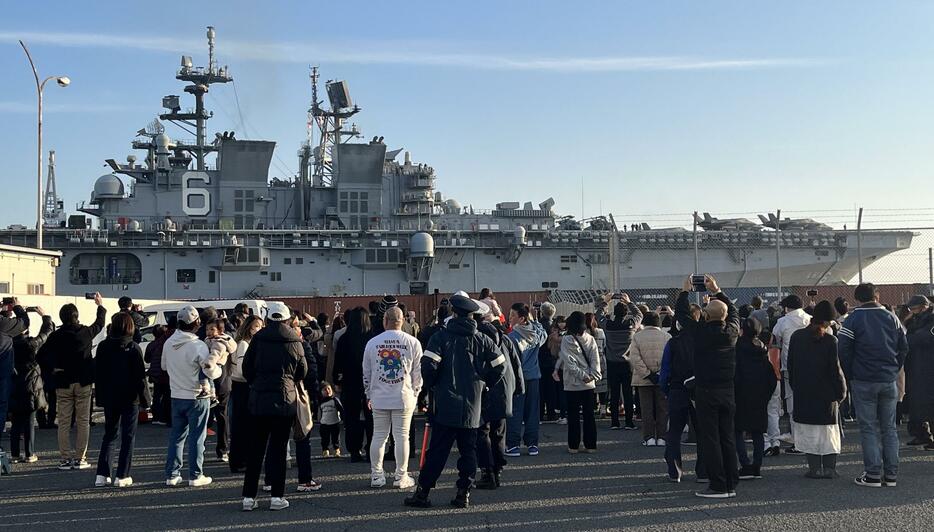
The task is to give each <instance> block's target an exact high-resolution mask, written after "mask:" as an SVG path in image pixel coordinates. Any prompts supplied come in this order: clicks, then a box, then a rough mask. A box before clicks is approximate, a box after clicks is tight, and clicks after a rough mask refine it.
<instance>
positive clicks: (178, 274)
mask: <svg viewBox="0 0 934 532" xmlns="http://www.w3.org/2000/svg"><path fill="white" fill-rule="evenodd" d="M195 273H196V270H194V269H192V268H185V269H180V270H175V281H176V282H179V283H193V282H195V279H196V275H195Z"/></svg>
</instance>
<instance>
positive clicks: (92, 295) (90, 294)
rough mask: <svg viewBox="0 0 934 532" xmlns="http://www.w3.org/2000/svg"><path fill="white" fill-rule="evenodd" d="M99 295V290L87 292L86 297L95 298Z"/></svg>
mask: <svg viewBox="0 0 934 532" xmlns="http://www.w3.org/2000/svg"><path fill="white" fill-rule="evenodd" d="M96 296H97V292H85V293H84V299H94V298H95V297H96Z"/></svg>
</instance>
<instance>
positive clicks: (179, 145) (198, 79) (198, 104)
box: [159, 26, 233, 172]
mask: <svg viewBox="0 0 934 532" xmlns="http://www.w3.org/2000/svg"><path fill="white" fill-rule="evenodd" d="M214 37H215V33H214V26H208V31H207V38H208V66H207V67H195V66H192V61H191V56H187V55H183V56H182V64H181V68H180V69H179V70H178V74H177V75H176V76H175V79H177V80H181V81H187V82H189V83H191V85H188V86H187V87H185V92H187V93H189V94H191V95H193V96H194V97H195V108H194V110H191V109H189V110H187V111H186V112H182V108H181V105H179V99H178V96H175V95H170V96H166V97H164V98H162V107H164V108H166V109H168V110H169V112H168V113H164V114H161V115H159V118H161V119H163V120H169V121H170V122H172V123H173V124H175V125H177V126H179V127H180V128H182V129H184V130H185V131H188V132H189V133H193V134H194V135H195V143H194V144H193V145H192V144H186V143H183V142H176V143H175V146H174V148H175V149H176V150H179V151H187V152H188V153H190V154H191V155H192V156H194V158H195V161H196V162H197V170H198V171H201V172H203V171H204V170H205V164H204V159H205V157H206V156H207V154H208V153H211V152H213V151H216V149H217V147H216V146H214V145H213V144H206V143H205V131H206V125H207V121H208V120H209V119H211V118H212V117H213V116H214V113H212V112H209V111H206V110H205V109H204V95H205V94H207V92H208V87H210V86H211V85H212V84H214V83H229V82H231V81H233V78H232V77H230V76H229V75H228V73H227V67H226V66H223V67H220V68H218V66H217V60H216V59H215V57H214ZM186 126H187V127H186ZM189 128H194V131H192V130H191V129H189Z"/></svg>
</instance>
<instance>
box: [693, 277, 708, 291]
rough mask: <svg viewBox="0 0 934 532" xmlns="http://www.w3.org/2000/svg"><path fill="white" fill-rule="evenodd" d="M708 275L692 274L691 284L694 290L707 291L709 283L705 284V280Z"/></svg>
mask: <svg viewBox="0 0 934 532" xmlns="http://www.w3.org/2000/svg"><path fill="white" fill-rule="evenodd" d="M706 277H707V276H706V275H704V274H702V273H700V274H698V273H695V274H693V275H691V285H693V287H694V292H706V291H707V285H706V284H704V281H706Z"/></svg>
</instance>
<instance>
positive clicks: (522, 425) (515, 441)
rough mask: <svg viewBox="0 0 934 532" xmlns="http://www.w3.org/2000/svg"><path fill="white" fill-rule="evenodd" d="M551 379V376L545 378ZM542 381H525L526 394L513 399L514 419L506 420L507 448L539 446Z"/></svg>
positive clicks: (515, 396)
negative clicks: (539, 389) (540, 388)
mask: <svg viewBox="0 0 934 532" xmlns="http://www.w3.org/2000/svg"><path fill="white" fill-rule="evenodd" d="M543 378H549V379H550V378H551V376H550V375H549V376H547V377H543ZM540 383H541V379H529V380H527V381H525V393H524V394H521V395H514V396H513V397H512V417H511V418H507V419H506V447H507V448H509V447H518V446H519V444H520V443H522V442H523V441H525V444H526V445H527V446H531V445H535V446H537V445H538V430H539V429H538V425H539V421H540V420H539V417H538V416H539V413H540V411H539V410H540V409H539V405H538V402H539V399H540V396H539V391H538V387H539V384H540Z"/></svg>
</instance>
